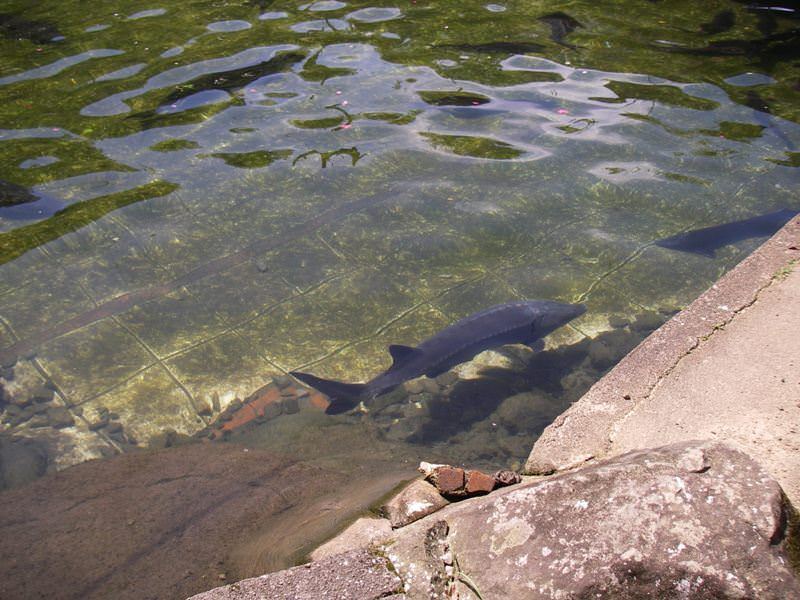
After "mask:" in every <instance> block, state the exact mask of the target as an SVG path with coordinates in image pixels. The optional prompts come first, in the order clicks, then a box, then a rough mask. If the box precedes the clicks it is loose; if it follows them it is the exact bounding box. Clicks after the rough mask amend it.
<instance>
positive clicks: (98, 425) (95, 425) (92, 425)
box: [89, 413, 108, 431]
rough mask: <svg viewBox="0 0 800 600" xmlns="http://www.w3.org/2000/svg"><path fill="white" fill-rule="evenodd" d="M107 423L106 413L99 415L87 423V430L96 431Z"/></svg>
mask: <svg viewBox="0 0 800 600" xmlns="http://www.w3.org/2000/svg"><path fill="white" fill-rule="evenodd" d="M106 425H108V414H107V413H106V414H104V415H101V416H99V417H98V418H97V420H96V421H92V422H91V423H89V431H97V430H98V429H102V428H103V427H105V426H106Z"/></svg>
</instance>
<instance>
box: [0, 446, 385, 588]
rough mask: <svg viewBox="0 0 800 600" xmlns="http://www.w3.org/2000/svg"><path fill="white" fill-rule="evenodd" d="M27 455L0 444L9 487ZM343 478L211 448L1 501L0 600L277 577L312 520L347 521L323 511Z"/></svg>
mask: <svg viewBox="0 0 800 600" xmlns="http://www.w3.org/2000/svg"><path fill="white" fill-rule="evenodd" d="M24 452H28V453H29V454H31V453H32V456H31V457H29V458H24V457H22V456H21V453H24ZM35 452H36V447H35V446H33V445H32V443H29V442H24V441H13V442H12V441H9V442H8V443H7V442H6V441H4V440H2V439H0V456H2V459H0V461H2V463H3V465H4V468H3V469H2V473H3V477H4V478H5V479H6V483H7V484H15V483H18V482H17V481H16V480H17V479H19V478H21V477H25V476H26V475H25V474H24V473H18V472H16V471H14V470H13V469H14V468H15V467H16V468H17V471H18V470H19V465H21V464H22V463H23V462H24V461H28V462H36V461H37V460H39V459H38V455H37V454H36V453H35ZM9 461H10V462H9ZM32 468H33V467H32ZM36 468H43V467H36ZM343 477H344V475H342V474H340V473H337V472H332V471H328V470H325V469H321V468H317V467H314V466H311V465H308V464H304V463H299V462H296V461H293V460H289V459H287V458H284V457H281V456H277V455H274V454H270V453H268V452H264V451H258V450H254V449H252V448H250V449H249V450H247V449H245V448H242V447H241V446H238V445H234V444H216V443H207V444H191V445H186V446H181V447H178V448H169V449H166V450H160V451H153V452H140V453H133V454H126V455H122V456H118V457H115V458H112V459H108V460H102V461H90V462H86V463H83V464H80V465H77V466H75V467H71V468H69V469H65V470H64V471H61V472H59V473H56V474H52V475H48V476H45V477H42V478H41V479H38V480H36V481H33V482H31V483H28V484H27V485H24V486H22V487H18V488H15V489H11V490H6V491H4V492H2V493H0V557H2V558H0V598H3V599H5V598H9V599H11V598H19V599H22V598H49V599H51V600H67V599H76V600H77V599H80V600H91V599H98V600H106V599H108V598H114V599H115V600H126V599H131V600H132V599H137V600H138V599H144V598H159V599H162V598H163V599H172V598H186V597H187V596H189V595H191V594H194V593H197V592H200V591H202V590H207V589H209V588H211V587H214V586H215V585H220V584H221V583H224V582H226V581H235V580H236V579H241V578H243V577H250V576H253V575H255V574H259V573H263V572H265V571H267V570H271V569H280V568H285V567H286V566H289V565H291V564H292V563H293V562H294V561H295V560H296V558H297V557H296V555H295V554H296V552H297V550H298V548H301V549H302V548H303V544H304V543H305V544H308V543H311V542H312V540H311V539H304V536H306V535H308V531H309V528H311V530H312V531H313V529H314V528H316V526H315V525H314V521H313V520H314V519H315V518H316V519H317V521H318V522H321V523H322V525H324V526H325V527H326V528H327V529H329V530H330V529H333V528H334V527H336V523H337V520H338V519H341V518H346V516H347V511H346V506H347V504H346V503H342V505H343V508H342V509H338V508H336V509H332V508H331V506H332V505H336V503H337V502H338V500H337V497H338V496H337V494H339V491H338V490H340V489H342V481H343ZM15 478H16V479H15ZM357 485H359V487H365V486H364V484H363V482H359V483H358V484H357ZM349 493H350V494H351V495H352V494H353V492H352V491H350V492H349ZM377 495H378V494H375V496H376V497H377ZM373 501H374V500H373ZM309 522H311V524H310V525H309ZM317 529H319V528H317ZM327 533H328V534H330V533H332V532H331V531H328V532H327ZM315 534H316V535H319V536H320V537H322V536H324V535H325V534H326V533H325V531H323V529H319V531H316V532H315ZM293 538H294V539H293ZM221 578H225V579H221Z"/></svg>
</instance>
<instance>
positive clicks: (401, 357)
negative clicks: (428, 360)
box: [389, 344, 422, 371]
mask: <svg viewBox="0 0 800 600" xmlns="http://www.w3.org/2000/svg"><path fill="white" fill-rule="evenodd" d="M389 354H391V355H392V366H391V367H389V371H391V370H392V369H399V368H400V367H401V366H403V365H404V364H405V363H407V362H408V361H409V360H411V359H412V358H414V357H415V356H419V355H420V354H422V350H419V349H418V348H412V347H411V346H401V345H400V344H392V345H391V346H389Z"/></svg>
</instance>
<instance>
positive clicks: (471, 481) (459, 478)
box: [419, 462, 522, 498]
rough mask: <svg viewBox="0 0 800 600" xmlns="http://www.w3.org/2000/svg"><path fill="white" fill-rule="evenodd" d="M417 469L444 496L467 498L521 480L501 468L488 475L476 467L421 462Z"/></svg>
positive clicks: (512, 472) (511, 472)
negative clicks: (468, 467) (463, 467)
mask: <svg viewBox="0 0 800 600" xmlns="http://www.w3.org/2000/svg"><path fill="white" fill-rule="evenodd" d="M419 471H420V472H421V473H422V474H423V475H425V479H426V480H427V481H430V482H431V483H432V484H433V485H434V486H435V487H436V489H437V491H438V492H439V493H440V494H441V495H442V496H445V497H446V498H469V497H470V496H481V495H483V494H488V493H489V492H491V491H492V490H493V489H495V488H496V487H503V486H506V485H513V484H515V483H519V482H520V481H522V477H520V476H519V474H517V473H515V472H514V471H509V470H501V471H497V472H496V473H495V474H494V475H488V474H487V473H484V472H483V471H478V470H476V469H462V468H461V467H453V466H451V465H434V464H431V463H427V462H422V463H420V465H419Z"/></svg>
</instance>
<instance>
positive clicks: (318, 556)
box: [311, 517, 392, 560]
mask: <svg viewBox="0 0 800 600" xmlns="http://www.w3.org/2000/svg"><path fill="white" fill-rule="evenodd" d="M391 535H392V524H391V522H390V521H389V519H378V518H375V517H361V518H360V519H357V520H356V521H355V522H354V523H353V524H351V525H350V526H349V527H347V529H345V530H344V531H342V532H341V533H339V534H338V535H337V536H336V537H335V538H333V539H332V540H329V541H327V542H325V543H324V544H322V545H321V546H320V547H319V548H317V549H316V550H314V551H313V552H312V553H311V560H322V559H323V558H328V557H329V556H333V555H335V554H341V553H342V552H346V551H348V550H355V549H362V548H369V546H370V545H372V544H376V543H378V542H385V541H386V540H388V539H389V538H390V537H391Z"/></svg>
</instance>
